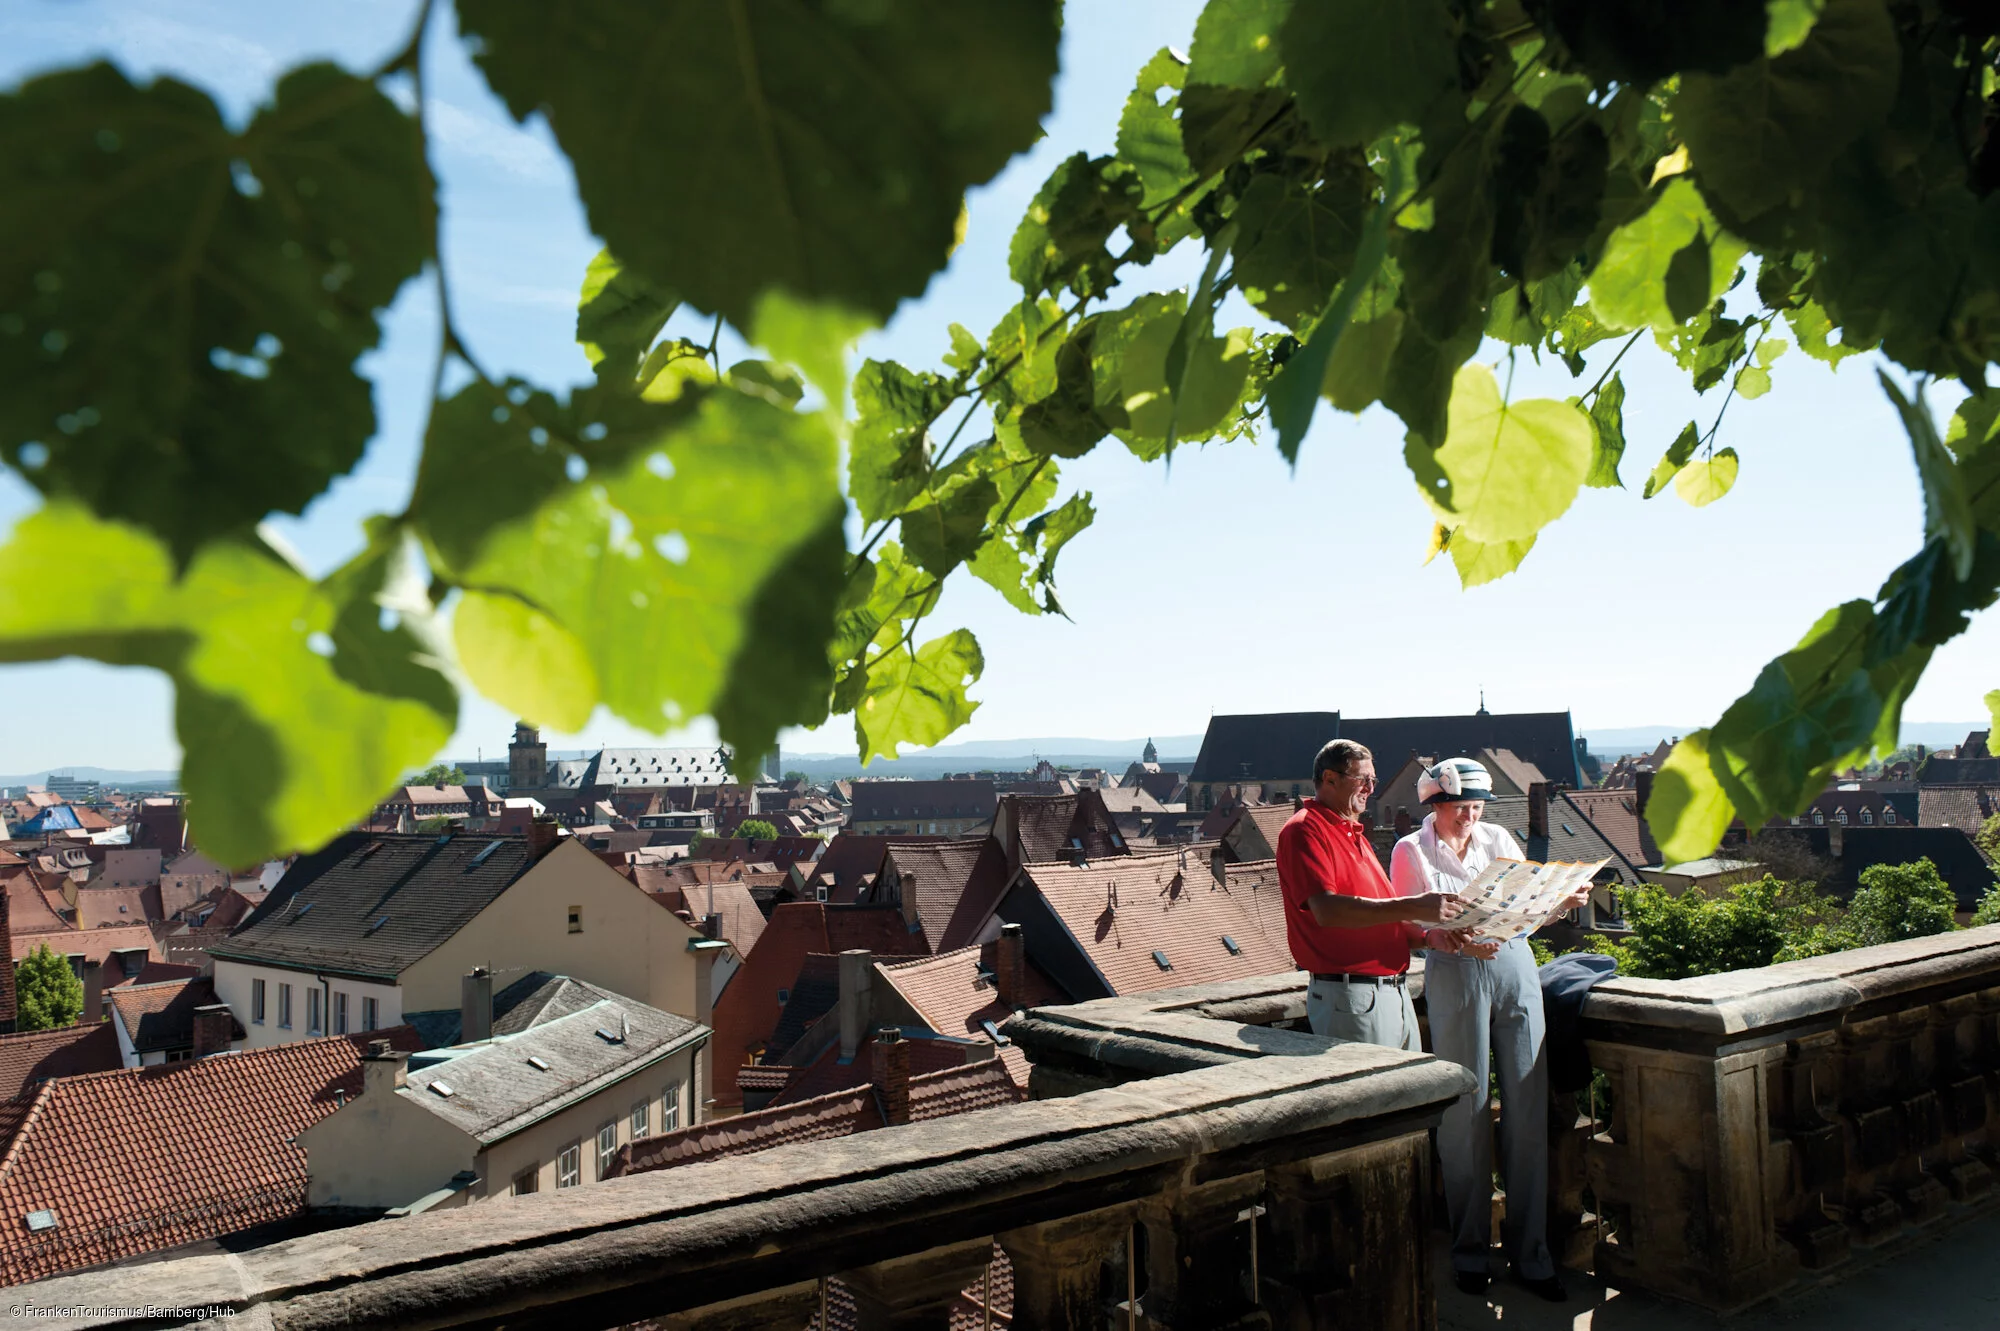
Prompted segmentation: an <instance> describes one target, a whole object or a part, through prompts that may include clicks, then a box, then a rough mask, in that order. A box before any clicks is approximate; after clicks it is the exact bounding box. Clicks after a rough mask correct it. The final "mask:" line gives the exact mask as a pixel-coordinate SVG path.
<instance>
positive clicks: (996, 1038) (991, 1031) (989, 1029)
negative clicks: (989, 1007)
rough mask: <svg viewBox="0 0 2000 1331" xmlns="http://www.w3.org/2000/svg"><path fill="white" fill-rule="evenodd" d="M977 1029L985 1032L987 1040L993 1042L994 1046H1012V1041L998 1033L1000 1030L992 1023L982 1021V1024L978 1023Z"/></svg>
mask: <svg viewBox="0 0 2000 1331" xmlns="http://www.w3.org/2000/svg"><path fill="white" fill-rule="evenodd" d="M979 1029H980V1030H982V1031H985V1032H986V1038H987V1039H989V1040H991V1041H992V1042H993V1043H994V1044H1012V1043H1014V1042H1013V1041H1012V1040H1010V1039H1008V1038H1007V1037H1006V1036H1004V1035H1002V1034H1001V1033H1000V1028H999V1027H998V1026H995V1025H994V1024H993V1023H992V1022H991V1021H982V1022H980V1023H979Z"/></svg>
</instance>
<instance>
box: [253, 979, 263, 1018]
mask: <svg viewBox="0 0 2000 1331" xmlns="http://www.w3.org/2000/svg"><path fill="white" fill-rule="evenodd" d="M250 1024H251V1025H253V1026H262V1025H263V1024H264V982H263V981H262V980H252V981H250Z"/></svg>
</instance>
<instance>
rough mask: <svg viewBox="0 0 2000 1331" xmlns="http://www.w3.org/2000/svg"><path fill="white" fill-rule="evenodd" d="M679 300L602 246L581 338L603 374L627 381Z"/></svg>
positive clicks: (580, 317)
mask: <svg viewBox="0 0 2000 1331" xmlns="http://www.w3.org/2000/svg"><path fill="white" fill-rule="evenodd" d="M679 304H680V300H679V298H678V297H676V296H675V295H674V294H673V293H672V292H671V291H666V290H663V289H662V288H660V287H657V286H655V285H653V283H652V282H650V281H648V280H647V279H646V277H645V276H644V274H641V273H634V272H630V271H628V270H627V269H625V268H624V267H622V266H621V265H620V264H619V262H618V260H617V259H615V258H613V257H612V254H611V251H610V250H599V251H598V252H597V257H596V258H594V259H592V260H591V261H590V267H589V268H588V269H586V270H585V271H584V274H583V294H582V296H581V297H580V298H579V299H578V301H577V306H576V340H577V343H578V344H579V345H580V346H582V347H583V354H584V355H586V356H588V357H589V358H590V364H591V367H592V368H593V369H595V370H596V371H597V372H598V377H599V378H606V379H615V380H616V381H617V382H619V383H625V382H628V381H629V380H631V379H632V378H633V376H634V375H636V374H637V373H638V371H639V364H640V362H641V361H643V360H644V359H645V356H646V351H647V349H648V348H650V347H651V346H652V345H653V341H654V339H656V338H658V337H659V335H660V330H661V329H662V328H665V327H666V326H667V320H668V319H670V318H672V317H673V313H674V310H675V308H676V307H677V306H679ZM551 724H553V723H551Z"/></svg>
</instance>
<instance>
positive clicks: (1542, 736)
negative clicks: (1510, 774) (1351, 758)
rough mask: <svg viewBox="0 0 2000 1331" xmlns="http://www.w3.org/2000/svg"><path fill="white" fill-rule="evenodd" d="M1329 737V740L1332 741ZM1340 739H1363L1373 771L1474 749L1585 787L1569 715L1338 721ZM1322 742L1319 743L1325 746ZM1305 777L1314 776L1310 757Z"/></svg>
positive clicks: (1497, 714)
mask: <svg viewBox="0 0 2000 1331" xmlns="http://www.w3.org/2000/svg"><path fill="white" fill-rule="evenodd" d="M1328 738H1331V736H1329V737H1328ZM1340 738H1342V739H1353V740H1359V741H1361V743H1363V744H1365V745H1367V746H1368V748H1369V749H1370V750H1371V751H1372V752H1373V753H1374V754H1375V770H1376V771H1378V772H1380V771H1381V770H1382V769H1383V767H1384V765H1385V764H1386V765H1387V766H1389V767H1397V766H1400V765H1401V764H1402V761H1403V759H1405V758H1407V757H1409V755H1411V754H1413V753H1429V754H1436V755H1438V756H1440V757H1451V756H1454V755H1457V754H1461V753H1470V752H1472V751H1473V750H1475V749H1508V750H1511V751H1512V752H1513V753H1514V754H1515V755H1517V756H1518V757H1520V758H1521V759H1524V760H1526V761H1527V762H1529V763H1532V764H1533V765H1534V766H1535V767H1537V768H1539V769H1540V770H1541V773H1542V775H1543V776H1545V777H1546V778H1548V779H1549V780H1551V781H1560V782H1563V783H1565V784H1568V785H1581V784H1582V774H1581V773H1579V772H1578V771H1577V767H1576V733H1575V731H1574V729H1573V728H1572V727H1571V725H1570V716H1569V713H1568V712H1475V713H1472V714H1471V715H1461V716H1383V717H1352V716H1343V717H1342V718H1341V720H1340ZM1324 742H1325V740H1322V741H1321V743H1324ZM1302 775H1303V776H1304V777H1306V778H1310V777H1311V775H1312V755H1311V754H1308V755H1307V757H1306V766H1305V769H1304V772H1303V773H1302Z"/></svg>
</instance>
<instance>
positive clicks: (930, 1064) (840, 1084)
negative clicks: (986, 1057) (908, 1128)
mask: <svg viewBox="0 0 2000 1331" xmlns="http://www.w3.org/2000/svg"><path fill="white" fill-rule="evenodd" d="M906 1043H907V1044H908V1045H909V1046H910V1085H911V1087H912V1091H911V1093H912V1095H914V1094H915V1089H914V1088H915V1086H916V1081H917V1077H918V1076H919V1075H925V1074H929V1073H933V1072H948V1071H950V1070H951V1069H953V1068H962V1067H965V1066H966V1062H965V1056H966V1053H967V1052H968V1051H967V1049H966V1047H965V1045H964V1044H962V1043H960V1042H959V1041H957V1040H924V1039H911V1040H907V1041H906ZM874 1078H875V1037H874V1036H873V1035H872V1034H871V1035H869V1036H868V1037H867V1038H866V1039H864V1040H862V1042H861V1046H860V1048H858V1049H856V1050H855V1051H854V1058H853V1059H852V1060H851V1061H849V1062H846V1063H843V1062H841V1061H840V1042H839V1041H838V1040H836V1041H834V1042H833V1043H831V1044H829V1045H828V1046H827V1047H826V1048H825V1049H822V1050H821V1051H820V1052H819V1055H818V1057H816V1058H814V1059H813V1061H812V1062H811V1063H809V1064H807V1065H806V1066H805V1067H803V1068H800V1069H799V1070H798V1073H797V1075H795V1076H794V1077H793V1078H792V1080H791V1081H790V1082H789V1083H788V1084H787V1085H786V1087H785V1089H784V1090H783V1091H780V1092H779V1093H778V1095H777V1096H776V1097H774V1098H773V1099H772V1101H771V1107H772V1108H774V1109H775V1108H778V1107H779V1106H782V1105H794V1104H798V1103H799V1102H801V1101H803V1100H812V1099H816V1098H818V1097H819V1096H822V1095H831V1094H833V1093H834V1092H836V1091H849V1090H853V1089H854V1088H855V1087H857V1086H867V1085H870V1084H871V1083H872V1082H873V1081H874ZM1007 1080H1011V1077H1010V1078H1007ZM911 1112H912V1113H915V1112H916V1111H915V1110H912V1111H911Z"/></svg>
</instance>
